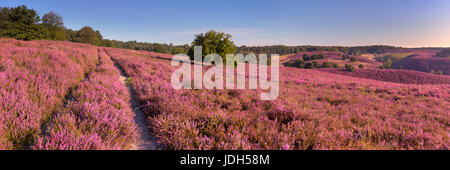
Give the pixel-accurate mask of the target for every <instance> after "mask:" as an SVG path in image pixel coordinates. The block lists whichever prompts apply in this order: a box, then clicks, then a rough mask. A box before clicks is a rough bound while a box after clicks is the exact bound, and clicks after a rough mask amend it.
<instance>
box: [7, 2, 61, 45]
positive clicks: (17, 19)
mask: <svg viewBox="0 0 450 170" xmlns="http://www.w3.org/2000/svg"><path fill="white" fill-rule="evenodd" d="M50 15H51V14H50V13H49V14H46V15H45V16H44V17H43V19H44V20H41V18H40V17H39V15H38V14H37V12H36V11H35V10H32V9H27V7H26V6H18V7H16V8H8V7H2V8H1V9H0V36H1V37H8V38H16V39H20V40H37V39H52V37H53V38H55V39H56V37H57V38H60V37H61V35H59V32H58V31H59V30H60V29H59V23H58V22H55V21H54V20H53V18H52V17H51V16H50ZM54 29H56V31H55V32H52V33H50V31H52V30H54ZM62 37H63V38H64V36H62Z"/></svg>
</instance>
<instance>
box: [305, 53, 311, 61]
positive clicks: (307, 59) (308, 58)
mask: <svg viewBox="0 0 450 170" xmlns="http://www.w3.org/2000/svg"><path fill="white" fill-rule="evenodd" d="M309 60H311V58H310V57H309V55H308V54H303V61H309Z"/></svg>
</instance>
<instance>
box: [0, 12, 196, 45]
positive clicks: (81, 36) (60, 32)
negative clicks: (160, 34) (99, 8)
mask: <svg viewBox="0 0 450 170" xmlns="http://www.w3.org/2000/svg"><path fill="white" fill-rule="evenodd" d="M0 37H4V38H15V39H18V40H59V41H71V42H80V43H88V44H92V45H98V46H106V47H117V48H127V49H135V50H146V51H155V52H161V53H171V54H178V53H183V54H185V53H187V51H188V50H189V48H190V46H189V45H187V44H186V45H181V46H174V45H173V44H160V43H142V42H136V41H128V42H123V41H117V40H109V39H103V36H102V34H101V33H100V31H98V30H94V29H93V28H91V27H88V26H86V27H83V28H81V29H80V30H72V29H68V28H66V27H65V26H64V22H63V18H62V17H61V16H60V15H58V14H56V13H54V12H53V11H51V12H49V13H47V14H45V15H43V16H42V18H41V17H40V16H39V15H38V13H37V12H36V11H35V10H34V9H28V8H27V7H26V6H25V5H22V6H18V7H13V8H9V7H1V8H0Z"/></svg>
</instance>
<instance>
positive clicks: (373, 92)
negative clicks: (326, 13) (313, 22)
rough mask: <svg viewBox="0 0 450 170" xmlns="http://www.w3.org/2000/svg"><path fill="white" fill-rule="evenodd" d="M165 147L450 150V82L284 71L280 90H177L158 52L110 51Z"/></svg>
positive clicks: (171, 68)
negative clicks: (264, 96)
mask: <svg viewBox="0 0 450 170" xmlns="http://www.w3.org/2000/svg"><path fill="white" fill-rule="evenodd" d="M108 52H109V53H110V54H111V55H112V57H113V59H114V60H115V61H117V62H118V63H119V64H120V66H121V67H122V68H123V69H124V70H125V72H126V73H127V74H128V75H129V76H130V77H131V83H132V85H133V88H134V90H135V91H136V94H137V98H138V99H139V101H140V104H141V105H142V108H143V109H144V111H145V112H146V114H147V115H148V121H149V124H150V128H151V129H152V130H153V132H154V133H155V135H156V136H157V137H158V140H159V141H160V142H161V143H162V144H164V145H165V148H167V149H296V150H297V149H298V150H303V149H448V148H449V147H450V140H449V135H450V126H449V122H450V117H449V113H450V108H449V106H450V104H449V102H450V96H449V95H450V91H449V90H450V85H448V84H443V85H412V84H397V83H391V82H381V81H376V80H369V79H362V78H355V77H349V76H344V75H337V74H331V73H325V72H321V71H317V70H305V69H296V68H284V67H282V68H280V95H279V97H278V99H277V100H273V101H261V100H259V98H258V95H257V94H259V92H258V90H183V89H181V90H174V89H173V88H172V87H171V86H170V75H171V74H172V72H173V71H174V70H175V69H176V68H174V67H171V66H170V63H169V61H168V60H166V59H165V58H164V57H160V56H158V55H157V54H156V55H155V54H148V53H146V52H142V51H131V50H120V49H108Z"/></svg>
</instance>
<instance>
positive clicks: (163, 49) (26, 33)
mask: <svg viewBox="0 0 450 170" xmlns="http://www.w3.org/2000/svg"><path fill="white" fill-rule="evenodd" d="M0 37H3V38H15V39H18V40H26V41H28V40H57V41H71V42H79V43H88V44H92V45H97V46H105V47H115V48H125V49H134V50H145V51H154V52H160V53H170V54H179V53H183V54H188V53H192V46H194V45H202V46H204V47H205V49H206V52H207V53H208V52H218V53H224V52H233V53H234V52H237V53H242V54H249V53H256V54H261V53H265V54H279V55H286V54H293V53H299V52H306V51H339V52H343V53H346V54H351V55H359V54H364V53H382V52H384V51H385V50H387V49H394V48H397V47H393V46H385V45H377V46H359V47H343V46H306V45H305V46H285V45H272V46H245V45H244V46H240V47H238V46H236V45H235V44H234V43H233V42H232V41H231V35H230V34H225V33H222V32H217V31H214V30H210V31H208V32H207V33H205V34H199V35H196V37H195V40H194V41H193V42H192V44H184V45H173V44H172V43H170V44H166V43H148V42H137V41H126V42H125V41H119V40H110V39H104V38H103V36H102V35H101V33H100V31H98V30H94V29H93V28H92V27H89V26H85V27H83V28H81V29H79V30H72V29H70V28H66V27H65V26H64V23H63V18H62V17H61V16H60V15H58V14H56V13H54V12H53V11H51V12H49V13H46V14H44V15H43V16H42V18H41V17H40V16H39V15H38V13H37V12H36V11H35V10H34V9H29V8H27V7H26V6H25V5H22V6H17V7H1V8H0ZM214 39H215V40H217V39H220V40H221V43H224V42H225V44H226V45H221V43H218V44H205V43H204V42H214V41H209V40H214ZM200 41H201V42H200ZM221 48H226V49H221ZM204 52H205V51H204ZM204 55H205V54H204Z"/></svg>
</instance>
